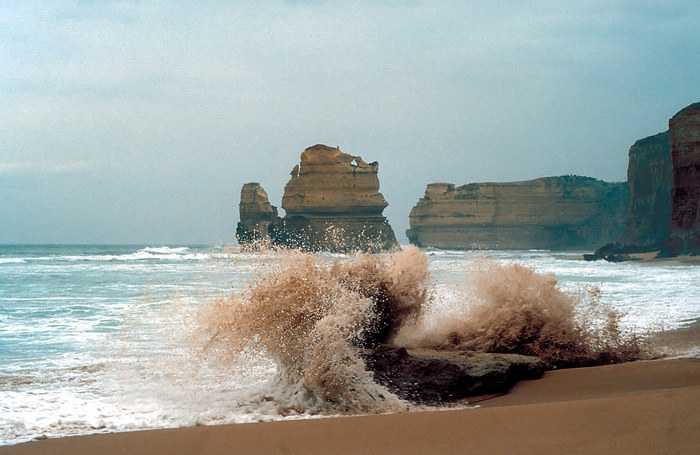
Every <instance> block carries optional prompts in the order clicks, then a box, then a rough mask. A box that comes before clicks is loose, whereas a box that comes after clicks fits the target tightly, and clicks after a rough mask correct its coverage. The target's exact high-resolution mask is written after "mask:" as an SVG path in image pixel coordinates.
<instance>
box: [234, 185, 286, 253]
mask: <svg viewBox="0 0 700 455" xmlns="http://www.w3.org/2000/svg"><path fill="white" fill-rule="evenodd" d="M238 213H239V215H240V220H241V221H240V222H239V223H238V226H237V227H236V239H238V243H241V244H253V243H255V242H258V241H260V240H262V239H267V238H268V236H269V233H270V227H271V225H272V224H274V223H275V222H277V221H278V219H279V217H278V216H277V207H275V206H273V205H270V201H269V200H268V198H267V193H266V192H265V190H264V189H263V187H262V186H260V184H259V183H257V182H251V183H246V184H245V185H243V188H241V202H240V204H239V206H238Z"/></svg>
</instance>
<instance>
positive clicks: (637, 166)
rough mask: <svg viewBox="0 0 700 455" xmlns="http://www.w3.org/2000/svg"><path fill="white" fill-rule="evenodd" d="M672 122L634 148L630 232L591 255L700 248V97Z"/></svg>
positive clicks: (625, 256) (626, 256)
mask: <svg viewBox="0 0 700 455" xmlns="http://www.w3.org/2000/svg"><path fill="white" fill-rule="evenodd" d="M668 125H669V131H667V132H665V133H660V134H657V135H655V136H651V137H648V138H646V139H642V140H639V141H637V142H636V143H635V144H634V145H633V146H632V148H631V149H630V154H629V167H628V168H627V176H628V181H629V182H628V183H629V210H628V215H627V220H626V223H625V233H624V235H623V236H622V237H621V238H620V240H619V242H615V243H609V244H607V245H605V246H603V247H600V248H599V249H598V250H596V252H595V253H593V254H585V255H584V258H585V259H587V260H596V259H606V260H608V261H611V262H620V261H628V260H636V259H640V258H641V259H647V258H653V257H656V256H657V255H658V256H659V257H668V256H676V255H678V254H700V207H699V204H700V103H695V104H691V105H690V106H688V107H686V108H685V109H683V110H681V111H680V112H678V113H677V114H676V115H674V116H673V117H672V118H671V119H670V120H669V122H668Z"/></svg>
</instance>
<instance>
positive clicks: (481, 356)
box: [363, 344, 546, 404]
mask: <svg viewBox="0 0 700 455" xmlns="http://www.w3.org/2000/svg"><path fill="white" fill-rule="evenodd" d="M363 357H364V359H365V362H366V364H367V368H368V369H369V370H370V371H373V372H374V378H375V380H376V381H377V382H378V383H380V384H382V385H384V386H385V387H387V388H388V389H389V390H390V391H391V392H392V393H395V394H396V395H398V396H399V397H401V398H403V399H406V400H408V401H411V402H414V403H422V404H440V403H445V402H449V401H453V400H458V399H460V398H465V397H469V396H476V395H484V394H489V393H501V392H506V391H508V390H509V389H510V388H511V387H512V386H513V384H515V383H516V382H518V381H520V380H524V379H537V378H540V377H541V376H542V375H543V374H544V371H545V369H546V365H545V363H544V362H543V361H542V360H540V359H539V358H537V357H528V356H522V355H517V354H486V353H465V352H461V351H437V350H429V349H416V350H410V351H408V350H406V349H405V348H401V347H393V346H389V345H385V344H383V345H380V346H378V347H377V348H375V349H373V350H372V351H368V352H366V353H365V354H364V356H363Z"/></svg>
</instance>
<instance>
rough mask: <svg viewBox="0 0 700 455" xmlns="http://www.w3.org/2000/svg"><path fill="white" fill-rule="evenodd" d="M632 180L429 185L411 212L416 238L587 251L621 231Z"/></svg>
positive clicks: (419, 241)
mask: <svg viewBox="0 0 700 455" xmlns="http://www.w3.org/2000/svg"><path fill="white" fill-rule="evenodd" d="M626 204H627V186H626V184H625V183H608V182H603V181H600V180H596V179H593V178H589V177H579V176H562V177H546V178H539V179H535V180H528V181H523V182H509V183H472V184H469V185H464V186H460V187H455V186H454V185H453V184H449V183H434V184H430V185H428V188H427V189H426V192H425V196H424V197H423V198H421V199H420V200H419V201H418V204H417V205H416V206H415V207H413V209H412V210H411V214H410V216H409V220H410V225H411V228H410V229H409V230H408V231H407V232H406V234H407V235H408V238H409V240H410V241H411V243H413V244H416V245H419V246H426V247H436V248H454V249H469V248H495V249H528V248H544V249H579V248H581V249H585V248H593V247H595V246H597V245H600V243H601V241H603V242H607V241H613V240H616V239H618V238H619V236H620V235H621V234H622V230H623V225H624V219H625V214H626Z"/></svg>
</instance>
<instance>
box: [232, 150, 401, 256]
mask: <svg viewBox="0 0 700 455" xmlns="http://www.w3.org/2000/svg"><path fill="white" fill-rule="evenodd" d="M378 172H379V164H378V163H377V162H373V163H366V162H365V161H364V160H363V159H362V158H361V157H359V156H353V155H349V154H347V153H343V152H342V151H340V149H339V148H332V147H328V146H326V145H321V144H318V145H314V146H313V147H309V148H307V149H306V150H304V152H303V153H302V154H301V161H300V163H299V164H298V165H296V166H294V168H293V169H292V172H291V178H290V180H289V182H288V183H287V185H286V186H285V189H284V196H283V197H282V208H283V209H284V210H285V212H286V215H285V216H284V218H281V219H279V218H277V219H275V220H273V221H272V222H270V223H269V224H268V234H267V238H268V239H269V241H270V243H272V244H273V245H283V246H287V247H291V248H299V249H302V250H304V251H331V252H349V251H369V252H375V251H384V250H390V249H394V248H396V247H398V243H397V241H396V236H395V235H394V231H393V230H392V229H391V226H390V225H389V222H388V221H387V219H386V218H385V217H384V216H383V215H382V212H383V211H384V209H385V208H386V207H387V205H388V204H387V202H386V200H385V199H384V196H382V194H381V193H380V192H379V178H378ZM241 204H243V197H242V196H241ZM256 210H257V209H256ZM265 210H267V209H266V208H265ZM265 213H268V212H267V211H266V212H265ZM256 216H258V215H257V212H255V214H254V216H253V218H255V217H256ZM275 217H276V215H275ZM241 223H243V211H241ZM240 241H241V240H240V238H239V242H240ZM244 242H245V241H244Z"/></svg>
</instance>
